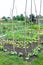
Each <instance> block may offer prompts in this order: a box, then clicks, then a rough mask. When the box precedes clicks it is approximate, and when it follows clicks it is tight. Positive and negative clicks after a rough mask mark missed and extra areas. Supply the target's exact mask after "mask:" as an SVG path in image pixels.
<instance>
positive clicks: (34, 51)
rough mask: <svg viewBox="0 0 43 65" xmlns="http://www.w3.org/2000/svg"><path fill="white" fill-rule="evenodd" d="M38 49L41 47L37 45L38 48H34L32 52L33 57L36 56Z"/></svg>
mask: <svg viewBox="0 0 43 65" xmlns="http://www.w3.org/2000/svg"><path fill="white" fill-rule="evenodd" d="M40 49H41V45H39V46H38V47H36V48H35V49H34V50H33V55H38V54H39V51H40Z"/></svg>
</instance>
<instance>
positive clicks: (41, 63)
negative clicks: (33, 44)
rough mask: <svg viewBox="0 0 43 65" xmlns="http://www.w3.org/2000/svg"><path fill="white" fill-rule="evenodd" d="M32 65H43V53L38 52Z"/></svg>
mask: <svg viewBox="0 0 43 65" xmlns="http://www.w3.org/2000/svg"><path fill="white" fill-rule="evenodd" d="M30 65H43V53H40V54H38V58H37V59H35V60H33V61H32V62H31V63H30Z"/></svg>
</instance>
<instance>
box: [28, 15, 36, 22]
mask: <svg viewBox="0 0 43 65" xmlns="http://www.w3.org/2000/svg"><path fill="white" fill-rule="evenodd" d="M29 19H30V22H31V21H32V22H35V21H36V19H35V16H34V15H33V14H30V16H29Z"/></svg>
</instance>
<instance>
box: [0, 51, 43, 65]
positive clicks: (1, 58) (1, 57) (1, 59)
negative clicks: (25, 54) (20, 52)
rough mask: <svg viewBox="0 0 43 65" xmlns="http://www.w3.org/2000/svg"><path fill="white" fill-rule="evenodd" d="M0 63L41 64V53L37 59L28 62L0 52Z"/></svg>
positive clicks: (42, 58) (9, 64)
mask: <svg viewBox="0 0 43 65" xmlns="http://www.w3.org/2000/svg"><path fill="white" fill-rule="evenodd" d="M0 65H43V53H40V54H39V55H38V58H37V59H35V60H33V61H32V62H29V63H28V62H26V61H23V60H22V59H20V58H19V57H17V56H14V55H9V54H8V53H4V52H0Z"/></svg>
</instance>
